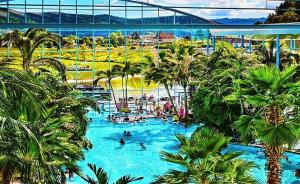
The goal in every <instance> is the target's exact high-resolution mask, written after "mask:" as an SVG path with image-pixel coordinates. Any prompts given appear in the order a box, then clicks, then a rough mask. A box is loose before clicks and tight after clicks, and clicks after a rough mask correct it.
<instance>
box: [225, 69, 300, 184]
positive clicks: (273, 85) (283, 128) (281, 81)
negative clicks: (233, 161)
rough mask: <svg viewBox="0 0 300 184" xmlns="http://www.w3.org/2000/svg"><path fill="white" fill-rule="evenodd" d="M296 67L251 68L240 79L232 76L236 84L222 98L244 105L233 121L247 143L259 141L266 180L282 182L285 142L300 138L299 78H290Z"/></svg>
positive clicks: (289, 142)
mask: <svg viewBox="0 0 300 184" xmlns="http://www.w3.org/2000/svg"><path fill="white" fill-rule="evenodd" d="M297 71H298V68H297V67H289V68H287V69H286V70H284V71H282V72H281V71H280V70H279V69H277V68H275V67H274V66H273V67H267V66H264V67H260V68H256V69H250V70H249V71H248V72H247V73H246V74H245V76H244V78H243V79H242V80H239V79H237V80H235V83H236V84H237V85H238V86H239V87H237V88H235V91H234V92H233V93H232V94H231V95H229V96H227V97H226V98H225V99H226V100H228V101H233V102H235V103H238V104H240V103H242V107H245V108H244V112H245V113H244V114H243V115H241V116H240V118H239V119H238V120H237V121H236V122H235V124H234V125H235V128H236V129H237V130H238V132H239V133H240V134H241V138H242V140H243V141H245V142H246V143H248V142H250V141H251V140H255V139H259V140H261V141H262V143H263V147H264V148H265V154H266V157H267V164H266V165H267V167H266V168H267V171H268V176H267V183H269V184H279V183H281V179H280V174H281V171H282V169H281V164H280V158H281V157H282V153H283V151H284V146H285V145H288V146H289V147H292V146H294V145H295V144H296V143H297V141H298V140H299V125H300V124H299V118H298V111H299V92H300V90H299V89H300V82H299V81H294V78H293V77H294V75H295V74H296V72H297ZM246 111H247V112H246Z"/></svg>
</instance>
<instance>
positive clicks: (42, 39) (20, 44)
mask: <svg viewBox="0 0 300 184" xmlns="http://www.w3.org/2000/svg"><path fill="white" fill-rule="evenodd" d="M3 40H4V41H7V42H8V43H12V44H13V46H15V47H16V48H17V49H19V51H20V53H21V56H22V67H23V69H24V70H25V71H29V69H30V66H32V65H47V66H50V67H53V68H54V69H56V70H57V71H59V72H60V74H61V75H62V79H63V80H66V74H65V72H66V67H65V65H64V64H63V63H61V62H60V61H58V60H56V59H54V58H38V59H34V58H33V53H34V52H35V51H36V49H38V48H39V47H40V46H41V45H42V44H44V43H49V42H51V43H53V45H54V46H55V47H56V48H57V49H60V46H59V42H60V37H59V36H58V35H57V34H54V33H51V32H47V31H45V30H44V29H34V28H32V29H28V30H27V31H26V32H21V31H19V30H14V31H12V32H9V33H7V34H6V35H5V37H4V39H3Z"/></svg>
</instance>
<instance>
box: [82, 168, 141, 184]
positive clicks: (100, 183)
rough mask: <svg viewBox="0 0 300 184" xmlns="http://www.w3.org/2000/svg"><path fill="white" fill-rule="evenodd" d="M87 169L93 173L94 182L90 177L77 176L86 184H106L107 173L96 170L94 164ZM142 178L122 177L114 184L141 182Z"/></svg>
mask: <svg viewBox="0 0 300 184" xmlns="http://www.w3.org/2000/svg"><path fill="white" fill-rule="evenodd" d="M88 167H89V168H90V170H91V171H92V172H93V174H94V175H95V176H96V180H95V179H93V178H92V177H90V176H88V175H84V174H79V176H80V177H81V178H82V179H83V180H84V181H86V182H87V183H88V184H108V183H109V179H108V175H107V173H106V172H105V171H104V170H103V169H102V168H97V167H96V165H95V164H88ZM142 179H143V177H138V178H136V177H131V176H130V175H127V176H122V177H121V178H119V179H118V180H117V181H116V182H115V184H127V183H131V182H134V181H138V180H142Z"/></svg>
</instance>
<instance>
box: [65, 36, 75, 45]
mask: <svg viewBox="0 0 300 184" xmlns="http://www.w3.org/2000/svg"><path fill="white" fill-rule="evenodd" d="M75 40H76V36H74V35H69V36H67V37H64V38H63V41H64V42H65V44H64V46H65V47H67V48H73V46H74V44H75Z"/></svg>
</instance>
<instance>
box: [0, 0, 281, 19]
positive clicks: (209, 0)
mask: <svg viewBox="0 0 300 184" xmlns="http://www.w3.org/2000/svg"><path fill="white" fill-rule="evenodd" d="M1 1H2V2H3V1H7V0H0V2H1ZM77 1H78V4H79V5H88V4H92V1H93V0H77ZM140 1H144V2H149V3H153V4H158V5H163V6H174V7H176V6H177V7H180V6H184V7H191V6H197V7H226V8H232V7H233V8H265V7H266V6H267V7H268V8H275V7H276V6H278V5H279V4H280V1H278V0H277V1H271V0H140ZM24 2H25V0H12V1H10V3H12V4H23V3H24ZM41 2H42V0H27V3H28V4H41ZM44 2H45V4H58V2H59V0H44ZM94 2H95V4H98V5H108V0H94ZM266 2H267V4H266ZM75 3H76V0H61V4H73V5H75ZM111 4H112V5H123V4H124V2H122V1H119V0H111ZM128 5H133V4H130V3H128ZM135 5H136V4H135ZM180 10H182V11H185V12H188V13H191V14H194V15H197V16H200V17H203V18H207V19H217V18H260V17H267V16H268V14H269V13H271V12H272V11H266V10H216V9H180ZM32 11H37V10H32ZM49 11H51V10H49ZM88 11H89V10H82V11H81V12H82V13H84V12H86V13H88ZM114 11H115V12H114V15H120V16H124V11H123V12H122V10H120V8H119V9H118V10H117V9H116V10H114ZM97 13H98V14H101V10H99V11H98V12H97ZM103 13H106V12H105V11H103ZM140 15H141V13H140V11H139V10H136V11H131V12H129V13H128V17H130V18H134V17H139V16H140ZM155 15H157V11H153V9H152V11H148V12H146V13H145V15H144V16H155ZM160 15H162V16H163V15H173V13H172V12H167V11H161V12H160Z"/></svg>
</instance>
